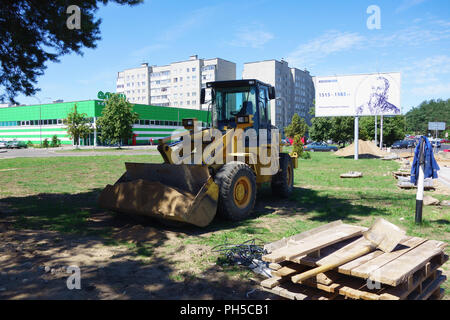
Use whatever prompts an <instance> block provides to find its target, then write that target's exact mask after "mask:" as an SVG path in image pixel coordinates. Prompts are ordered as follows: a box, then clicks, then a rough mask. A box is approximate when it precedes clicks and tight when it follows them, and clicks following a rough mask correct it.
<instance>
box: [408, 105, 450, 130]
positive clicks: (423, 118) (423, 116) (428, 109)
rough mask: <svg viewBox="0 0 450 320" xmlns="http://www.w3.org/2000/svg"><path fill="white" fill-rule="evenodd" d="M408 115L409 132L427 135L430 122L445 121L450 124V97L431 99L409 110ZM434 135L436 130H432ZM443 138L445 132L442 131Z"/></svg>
mask: <svg viewBox="0 0 450 320" xmlns="http://www.w3.org/2000/svg"><path fill="white" fill-rule="evenodd" d="M405 117H406V130H407V133H411V134H421V135H426V134H427V133H428V132H429V131H428V122H445V123H446V124H447V126H450V99H447V100H440V99H439V100H429V101H424V102H422V103H421V104H420V105H419V106H418V107H415V108H413V109H411V110H410V111H408V112H407V113H406V115H405ZM430 133H431V134H432V135H434V132H430ZM439 134H440V137H441V138H443V137H444V135H445V132H440V133H439Z"/></svg>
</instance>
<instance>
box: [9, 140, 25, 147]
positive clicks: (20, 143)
mask: <svg viewBox="0 0 450 320" xmlns="http://www.w3.org/2000/svg"><path fill="white" fill-rule="evenodd" d="M6 147H7V148H8V149H20V148H26V147H27V144H26V143H25V142H24V141H17V140H13V141H8V142H7V143H6Z"/></svg>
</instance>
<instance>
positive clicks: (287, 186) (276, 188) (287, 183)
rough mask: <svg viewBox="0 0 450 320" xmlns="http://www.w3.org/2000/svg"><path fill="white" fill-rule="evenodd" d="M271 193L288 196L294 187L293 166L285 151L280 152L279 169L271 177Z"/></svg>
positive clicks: (283, 196)
mask: <svg viewBox="0 0 450 320" xmlns="http://www.w3.org/2000/svg"><path fill="white" fill-rule="evenodd" d="M271 187H272V193H273V194H275V195H277V196H280V197H282V198H288V197H289V196H290V195H291V193H292V190H293V189H294V166H293V163H292V159H291V157H290V156H289V155H288V154H287V153H280V171H278V173H277V174H276V175H274V176H273V178H272V183H271Z"/></svg>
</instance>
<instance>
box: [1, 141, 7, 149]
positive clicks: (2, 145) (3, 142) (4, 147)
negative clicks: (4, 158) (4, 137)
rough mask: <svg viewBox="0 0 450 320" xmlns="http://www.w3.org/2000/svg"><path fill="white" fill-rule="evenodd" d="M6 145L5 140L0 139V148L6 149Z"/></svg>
mask: <svg viewBox="0 0 450 320" xmlns="http://www.w3.org/2000/svg"><path fill="white" fill-rule="evenodd" d="M7 147H8V146H7V145H6V141H0V149H6V148H7Z"/></svg>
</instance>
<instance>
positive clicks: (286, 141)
mask: <svg viewBox="0 0 450 320" xmlns="http://www.w3.org/2000/svg"><path fill="white" fill-rule="evenodd" d="M281 144H282V145H286V146H290V145H291V143H290V142H289V140H288V139H281Z"/></svg>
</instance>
